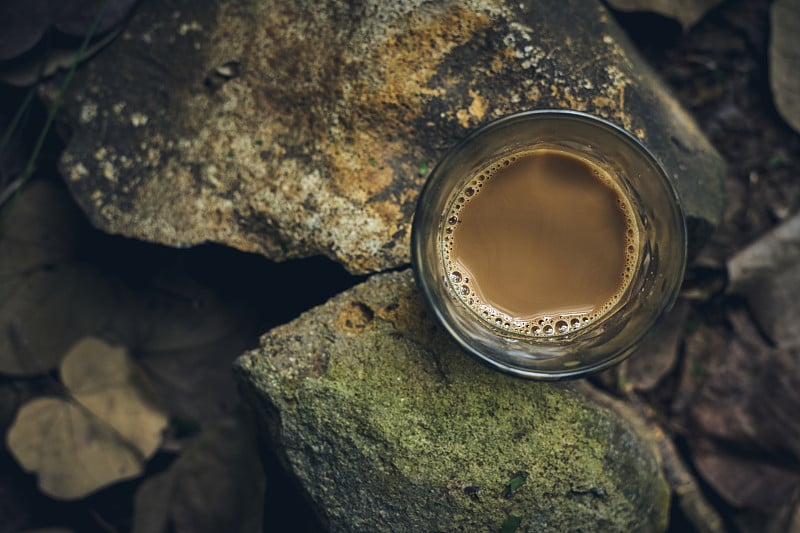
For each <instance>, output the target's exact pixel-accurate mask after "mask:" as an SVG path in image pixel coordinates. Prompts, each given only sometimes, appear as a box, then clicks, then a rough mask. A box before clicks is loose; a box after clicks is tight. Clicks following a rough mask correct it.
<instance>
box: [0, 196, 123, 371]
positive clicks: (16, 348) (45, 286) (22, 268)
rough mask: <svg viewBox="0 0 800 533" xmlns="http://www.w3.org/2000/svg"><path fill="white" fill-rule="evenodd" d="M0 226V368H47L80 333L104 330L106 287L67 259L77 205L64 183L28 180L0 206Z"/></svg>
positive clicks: (91, 271)
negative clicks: (1, 216)
mask: <svg viewBox="0 0 800 533" xmlns="http://www.w3.org/2000/svg"><path fill="white" fill-rule="evenodd" d="M4 208H5V209H10V212H8V213H5V212H4V213H3V214H4V215H5V217H4V219H3V226H2V227H0V373H2V374H11V375H18V376H19V375H26V376H27V375H34V374H40V373H43V372H47V371H49V370H52V369H53V368H54V367H55V366H56V365H57V364H58V361H59V360H60V359H61V357H62V355H63V354H64V353H65V352H66V350H67V349H68V348H69V347H70V346H71V345H72V344H74V343H75V342H76V341H77V340H78V339H80V338H81V337H83V336H85V335H87V334H90V333H96V332H99V331H101V330H102V329H103V327H104V326H105V324H106V323H107V321H108V320H109V316H110V314H111V313H110V310H111V309H112V308H113V306H112V296H113V292H112V290H111V287H110V285H109V284H108V283H107V281H105V278H103V277H102V276H101V275H99V274H98V272H97V271H96V270H95V269H94V268H93V267H91V266H89V265H86V264H83V263H81V262H79V261H76V260H75V259H74V257H73V256H74V253H75V244H76V243H75V233H76V229H77V224H78V220H79V219H78V213H77V208H76V207H75V206H74V204H73V203H72V201H71V200H70V198H69V197H68V196H67V194H66V192H64V190H63V189H61V188H59V187H56V186H55V185H53V184H50V183H48V182H44V181H35V182H33V183H31V184H30V185H29V186H28V187H27V188H26V189H25V190H23V191H22V192H21V193H20V194H19V196H18V197H17V199H16V201H14V202H13V203H11V204H8V205H6V206H4Z"/></svg>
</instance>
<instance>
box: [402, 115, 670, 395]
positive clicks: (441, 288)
mask: <svg viewBox="0 0 800 533" xmlns="http://www.w3.org/2000/svg"><path fill="white" fill-rule="evenodd" d="M537 146H542V147H547V148H555V149H557V150H559V151H564V152H568V153H569V154H571V155H573V156H575V157H579V158H581V159H583V160H588V161H589V162H591V163H592V164H593V165H595V166H600V167H601V168H602V169H604V170H605V171H607V172H608V174H609V175H610V176H611V177H612V178H613V179H614V180H616V182H617V185H618V188H619V189H620V190H621V191H622V193H623V194H624V195H626V197H627V199H628V201H629V202H630V205H631V207H632V209H633V212H634V213H633V214H634V218H635V220H634V223H635V224H636V226H637V227H638V231H639V239H638V242H639V250H638V251H637V254H636V257H637V258H638V261H637V264H636V265H635V268H634V273H633V275H632V277H631V278H630V282H629V284H628V285H627V288H626V289H625V291H624V293H623V294H622V296H621V297H620V298H619V300H617V301H616V303H615V304H613V307H612V308H611V309H610V310H609V311H608V312H606V313H605V314H603V315H602V316H601V317H599V318H598V319H596V320H595V321H593V322H591V323H589V324H587V325H586V326H585V327H580V328H575V329H570V330H569V331H566V332H563V333H559V332H558V331H556V332H555V333H554V334H551V335H546V336H533V335H524V334H520V333H516V332H513V331H510V330H509V329H508V328H504V327H503V326H502V325H500V326H498V325H495V324H493V323H491V321H488V320H486V319H484V318H482V317H481V316H480V315H479V314H478V312H477V311H476V310H474V309H473V308H472V307H470V306H468V305H467V304H466V303H464V301H463V300H462V299H461V298H460V297H459V296H458V294H457V293H456V288H457V287H456V286H455V285H454V284H452V283H451V281H450V279H449V276H448V272H447V267H446V260H445V251H444V250H445V248H444V242H445V241H444V238H445V231H446V229H447V225H448V221H447V220H446V219H447V218H448V213H449V212H450V208H451V206H452V205H453V202H455V199H456V197H458V196H459V194H460V193H461V191H463V190H464V189H465V187H466V186H467V184H468V182H469V181H470V180H471V179H474V178H475V176H476V174H477V173H479V172H480V171H481V169H484V168H486V167H487V166H489V165H491V164H492V162H494V161H497V160H499V159H501V158H504V157H508V156H509V155H512V154H514V153H516V152H522V151H529V150H531V149H536V147H537ZM411 256H412V263H413V267H414V272H415V276H416V280H417V284H418V286H419V288H420V290H421V292H422V294H423V297H424V298H425V300H426V301H427V303H428V305H429V306H430V308H431V309H432V311H433V313H434V315H435V316H436V318H437V320H438V321H439V322H440V323H441V325H442V326H443V327H444V328H445V330H447V332H448V333H449V334H450V335H451V336H452V337H453V338H454V339H455V340H456V341H457V342H458V343H459V344H460V345H461V346H462V347H463V348H464V349H466V350H467V352H469V353H471V354H472V355H473V356H475V357H477V358H478V359H479V360H481V361H483V362H484V363H487V364H489V365H490V366H492V367H494V368H496V369H498V370H501V371H504V372H507V373H510V374H513V375H516V376H520V377H525V378H532V379H546V380H556V379H568V378H578V377H583V376H586V375H588V374H590V373H593V372H597V371H600V370H603V369H605V368H607V367H609V366H611V365H613V364H616V363H618V362H620V361H622V360H623V359H624V358H625V357H627V356H628V355H630V353H631V352H632V351H633V350H634V349H635V348H636V346H637V345H638V344H639V343H640V341H641V340H642V338H643V337H644V336H645V334H646V333H647V332H648V331H649V330H650V329H652V328H653V326H654V325H655V324H656V323H657V322H658V321H659V320H660V319H661V318H662V317H663V316H664V314H665V313H666V312H667V311H668V310H669V309H670V307H671V306H672V304H673V302H674V301H675V298H676V297H677V295H678V291H679V289H680V286H681V282H682V281H683V276H684V269H685V265H686V224H685V219H684V216H683V210H682V208H681V203H680V199H679V197H678V194H677V192H676V190H675V187H674V186H673V183H672V181H671V180H670V178H669V177H668V175H667V173H666V172H665V171H664V169H663V168H662V166H661V165H660V163H659V162H658V161H657V160H656V158H655V157H654V156H653V154H651V153H650V152H649V151H648V150H647V148H645V147H644V146H643V145H642V144H641V143H640V142H639V140H638V139H636V138H635V137H633V136H632V135H630V134H629V133H627V132H626V131H625V130H623V129H621V128H619V127H618V126H616V125H614V124H612V123H610V122H608V121H606V120H603V119H600V118H598V117H595V116H592V115H589V114H586V113H581V112H577V111H566V110H538V111H528V112H522V113H517V114H514V115H509V116H507V117H504V118H501V119H499V120H496V121H494V122H491V123H489V124H487V125H486V126H483V127H482V128H480V129H478V130H477V131H475V132H473V133H472V134H471V135H469V136H468V137H467V138H466V139H465V140H463V141H462V142H461V143H460V144H458V145H457V146H456V147H455V148H453V149H452V150H451V151H450V152H448V153H447V154H446V155H445V156H444V158H443V159H442V160H441V161H440V162H439V163H438V165H437V166H436V167H435V168H434V169H433V171H432V172H431V175H430V177H429V178H428V181H427V183H426V184H425V186H424V188H423V189H422V192H421V194H420V197H419V200H418V204H417V210H416V212H415V214H414V221H413V227H412V234H411ZM590 260H591V258H588V257H587V261H590Z"/></svg>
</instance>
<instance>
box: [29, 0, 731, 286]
mask: <svg viewBox="0 0 800 533" xmlns="http://www.w3.org/2000/svg"><path fill="white" fill-rule="evenodd" d="M56 87H57V85H56V84H55V83H54V84H51V85H49V86H46V87H45V88H44V89H43V91H42V92H43V94H44V95H45V96H47V97H49V98H51V99H52V98H54V97H55V94H56ZM531 108H570V109H578V110H585V111H589V112H592V113H595V114H598V115H600V116H603V117H606V118H608V119H610V120H612V121H613V122H616V123H617V124H619V125H621V126H623V127H625V128H627V129H628V130H629V131H631V132H632V133H633V134H635V135H636V136H637V137H639V138H640V139H642V140H643V141H644V142H645V144H647V145H648V146H649V147H650V148H651V150H652V151H653V152H654V153H655V154H656V155H657V156H658V157H659V158H660V159H661V160H662V162H663V163H664V165H665V166H666V168H667V170H668V172H669V173H670V174H671V175H672V176H673V177H674V178H675V180H676V182H677V185H678V188H679V189H680V192H681V194H682V196H683V200H684V205H685V209H686V214H687V216H688V222H689V228H690V237H691V241H690V245H691V246H692V248H693V249H695V248H697V247H698V246H699V244H700V243H702V241H703V240H704V238H705V237H706V236H707V235H708V233H709V232H710V230H711V229H712V228H713V226H714V225H715V224H717V222H718V221H719V219H720V212H721V206H722V192H721V181H722V175H723V173H724V169H723V163H722V161H721V159H720V158H719V156H718V155H717V153H716V152H715V151H714V150H713V148H712V147H711V146H710V145H709V143H708V142H707V141H706V140H705V139H704V137H703V136H702V134H701V133H700V132H699V130H698V128H697V127H696V125H695V123H694V122H693V121H692V119H691V118H690V117H689V116H688V115H687V113H686V112H685V111H684V110H683V109H681V107H680V106H679V105H678V104H677V103H676V101H675V100H674V99H673V98H672V96H671V95H670V94H668V92H667V91H666V90H665V88H664V86H663V85H662V84H661V83H660V82H659V81H658V80H657V79H656V77H655V76H654V74H653V73H652V72H651V70H650V69H649V68H648V67H647V65H646V64H645V63H644V62H643V60H642V59H641V58H640V57H639V56H638V55H637V54H636V52H635V51H634V49H633V47H632V46H631V44H630V43H629V42H628V40H627V39H626V38H625V36H624V35H623V33H622V32H621V30H620V29H619V28H618V27H617V25H616V24H615V23H614V22H613V20H612V19H611V17H610V15H609V14H608V12H607V11H606V9H605V8H604V7H603V6H602V5H601V4H600V3H599V2H598V1H596V0H568V1H563V2H546V1H544V0H539V1H536V0H528V1H526V2H519V1H518V0H469V1H466V2H465V1H455V0H445V1H441V2H425V1H422V0H396V1H384V0H380V1H379V0H366V1H363V2H348V1H344V0H328V1H325V2H316V1H314V2H312V1H310V0H303V1H297V2H276V1H266V2H256V1H254V0H222V1H220V2H202V3H196V2H191V1H190V0H172V1H170V2H159V1H156V0H143V1H142V2H141V3H140V5H139V6H138V7H137V10H136V12H135V15H134V17H133V19H132V20H131V21H130V25H129V27H128V28H127V30H126V31H125V32H124V33H123V34H122V35H121V36H120V37H119V38H118V39H117V40H116V41H115V42H114V43H113V44H112V45H110V46H109V47H108V48H107V49H106V50H104V51H103V52H102V53H101V54H99V55H98V56H97V57H96V58H94V59H92V61H90V62H89V63H88V64H87V65H85V66H83V67H82V68H81V69H80V70H79V72H78V73H77V75H76V77H75V79H74V81H73V84H72V86H71V87H70V91H69V93H68V95H67V98H66V102H65V106H64V108H63V109H64V113H63V114H62V115H61V120H62V122H63V123H64V124H65V126H66V127H67V128H68V129H69V131H71V132H72V134H73V135H72V138H71V139H70V141H69V144H68V146H67V149H66V152H65V153H64V155H63V157H62V160H61V169H62V172H63V173H64V175H65V176H66V177H67V181H68V183H69V186H70V188H71V189H72V192H73V194H74V195H75V197H76V198H77V199H78V201H79V203H80V204H81V205H82V206H83V208H84V210H85V211H86V212H87V213H88V214H89V216H90V218H91V220H92V221H93V223H94V224H95V225H96V226H98V227H99V228H101V229H103V230H106V231H109V232H112V233H121V234H124V235H128V236H133V237H137V238H140V239H145V240H150V241H157V242H161V243H165V244H169V245H173V246H187V245H191V244H195V243H200V242H204V241H216V242H220V243H224V244H227V245H230V246H233V247H236V248H239V249H242V250H248V251H255V252H260V253H263V254H265V255H267V256H269V257H271V258H274V259H283V258H287V257H296V256H301V255H312V254H319V253H323V254H326V255H328V256H330V257H332V258H335V259H336V260H338V261H340V262H342V263H343V264H344V265H345V266H346V267H347V268H348V269H349V270H351V271H353V272H368V271H377V270H382V269H387V268H391V267H395V266H398V265H401V264H404V263H407V262H408V260H409V250H408V248H409V247H408V239H409V229H410V222H411V215H412V212H413V210H414V205H415V201H416V199H417V195H418V192H419V190H420V187H421V185H422V183H423V181H424V177H425V174H426V172H427V169H429V168H431V167H432V165H433V164H434V162H435V161H436V160H438V159H439V158H440V157H441V156H442V155H443V153H444V151H445V150H446V149H447V148H448V147H450V146H452V145H453V144H454V143H455V142H456V141H457V140H459V139H461V138H463V137H464V136H465V135H466V133H467V131H468V130H469V129H471V128H474V127H476V126H477V125H480V124H483V123H485V122H487V121H488V120H490V119H493V118H497V117H499V116H502V115H505V114H508V113H512V112H516V111H520V110H525V109H531Z"/></svg>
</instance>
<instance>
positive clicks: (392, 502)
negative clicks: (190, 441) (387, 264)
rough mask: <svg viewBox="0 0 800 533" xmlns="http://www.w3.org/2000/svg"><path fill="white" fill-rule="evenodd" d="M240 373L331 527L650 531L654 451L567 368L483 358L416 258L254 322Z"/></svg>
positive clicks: (656, 488)
mask: <svg viewBox="0 0 800 533" xmlns="http://www.w3.org/2000/svg"><path fill="white" fill-rule="evenodd" d="M236 371H237V376H238V378H239V380H240V383H241V385H242V390H243V392H244V394H245V397H246V398H247V399H248V401H249V403H251V405H253V406H254V407H255V408H256V410H257V412H258V415H259V418H260V420H261V423H262V424H263V426H264V428H265V429H266V431H267V433H268V434H269V435H270V436H271V439H272V441H273V444H274V445H275V446H276V449H277V450H278V453H279V454H280V455H281V457H282V459H283V461H284V463H285V465H286V467H287V468H288V469H289V470H290V471H291V472H292V473H293V474H294V475H295V476H297V478H298V479H299V480H300V481H301V483H302V486H303V487H304V489H305V490H306V491H307V492H308V495H309V496H310V498H311V499H312V501H313V502H314V503H315V504H316V506H317V508H318V509H320V513H321V515H322V516H321V517H322V519H323V520H324V522H325V523H326V525H327V526H328V527H329V528H330V530H331V531H389V530H391V531H397V532H403V531H408V532H411V531H498V530H500V529H501V527H502V526H503V524H505V523H506V522H507V521H509V520H510V521H511V522H510V523H517V522H518V524H519V527H518V529H517V530H518V531H537V532H541V531H647V532H651V531H659V530H663V529H664V528H665V525H666V519H667V512H668V508H669V489H668V487H667V485H666V483H665V481H664V479H663V477H662V475H661V472H660V468H659V464H658V461H657V457H656V452H654V451H653V450H652V448H651V447H650V446H649V445H648V444H647V443H646V442H645V441H644V440H643V439H642V438H640V436H638V434H637V433H636V432H635V431H634V430H633V429H632V427H631V426H630V425H629V424H628V423H627V422H625V421H624V420H623V419H622V418H620V417H619V416H617V415H616V414H615V413H613V412H612V411H609V410H607V409H605V408H603V407H600V406H599V405H598V404H597V403H596V402H593V401H592V400H590V399H588V398H587V397H586V396H584V395H583V394H582V393H581V392H580V390H579V389H577V388H575V387H574V386H571V385H567V384H553V383H539V382H528V381H522V380H518V379H516V378H512V377H509V376H505V375H502V374H499V373H496V372H492V371H491V370H489V369H487V368H485V367H483V366H481V365H479V364H478V363H477V362H475V361H473V360H472V359H471V358H469V357H468V356H467V355H466V354H465V353H464V352H462V351H461V350H460V349H459V348H457V347H456V345H455V344H454V343H453V342H452V341H451V340H450V339H449V338H448V337H447V336H446V335H445V334H444V333H443V332H442V331H440V330H439V329H438V328H437V327H436V326H435V324H434V322H433V320H432V318H431V317H430V316H429V315H428V313H427V311H426V309H425V307H424V304H423V302H422V300H421V298H420V297H419V296H418V294H417V291H416V289H415V288H414V284H413V280H412V276H411V274H410V272H409V271H405V272H400V273H391V274H381V275H376V276H373V277H372V278H370V279H369V280H368V281H366V282H365V283H363V284H361V285H359V286H357V287H355V288H353V289H351V290H349V291H346V292H344V293H342V294H340V295H339V296H337V297H335V298H334V299H332V300H331V301H329V302H328V303H326V304H324V305H322V306H320V307H317V308H315V309H313V310H311V311H309V312H307V313H305V314H304V315H302V316H301V317H299V318H298V319H297V320H295V321H294V322H291V323H289V324H287V325H285V326H280V327H278V328H276V329H274V330H272V331H271V332H269V333H268V334H267V335H265V336H264V337H263V338H262V342H261V347H260V348H258V349H256V350H254V351H252V352H250V353H248V354H246V355H244V356H242V357H241V358H240V359H239V360H238V362H237V365H236Z"/></svg>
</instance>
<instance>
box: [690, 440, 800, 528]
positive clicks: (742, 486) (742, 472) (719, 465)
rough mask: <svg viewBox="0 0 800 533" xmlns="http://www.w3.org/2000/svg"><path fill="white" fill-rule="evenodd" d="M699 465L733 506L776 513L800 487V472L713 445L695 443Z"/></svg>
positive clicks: (695, 460) (709, 481)
mask: <svg viewBox="0 0 800 533" xmlns="http://www.w3.org/2000/svg"><path fill="white" fill-rule="evenodd" d="M692 458H693V459H694V463H695V466H696V467H697V469H698V470H699V472H700V474H701V475H702V476H703V478H704V479H705V480H706V481H707V482H708V483H709V484H710V485H711V486H712V487H714V489H715V490H716V491H717V492H718V493H719V494H720V495H721V496H722V497H723V498H724V499H725V500H726V501H727V502H728V503H729V504H731V505H734V506H736V507H741V508H752V509H758V510H760V511H763V512H767V513H772V512H776V511H778V510H780V509H782V508H783V507H784V506H785V505H786V504H787V503H788V502H790V501H791V499H792V497H793V495H794V492H795V490H797V489H798V487H800V472H797V471H792V470H790V469H787V468H781V467H779V466H776V465H773V464H770V463H768V462H765V461H762V460H758V459H753V458H751V457H750V456H748V455H747V454H736V453H731V452H730V451H728V450H726V449H725V448H722V447H720V446H716V445H713V444H710V443H708V442H700V443H695V444H694V449H693V453H692Z"/></svg>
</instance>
